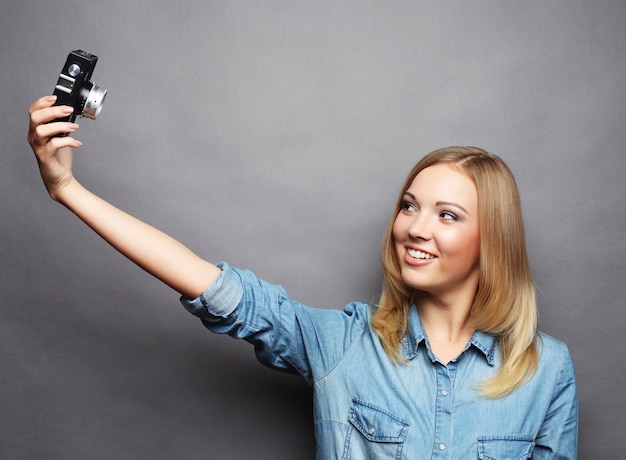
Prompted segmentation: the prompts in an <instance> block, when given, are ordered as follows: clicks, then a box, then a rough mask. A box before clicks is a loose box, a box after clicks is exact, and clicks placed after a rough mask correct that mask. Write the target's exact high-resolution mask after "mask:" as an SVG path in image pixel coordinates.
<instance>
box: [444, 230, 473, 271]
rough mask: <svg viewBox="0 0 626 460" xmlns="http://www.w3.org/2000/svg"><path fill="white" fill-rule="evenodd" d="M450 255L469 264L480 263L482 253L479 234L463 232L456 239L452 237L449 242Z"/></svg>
mask: <svg viewBox="0 0 626 460" xmlns="http://www.w3.org/2000/svg"><path fill="white" fill-rule="evenodd" d="M448 243H449V244H448V248H449V249H450V253H451V254H454V255H455V256H456V257H459V258H460V259H462V260H463V261H465V262H466V263H469V264H474V263H477V262H478V257H479V252H480V238H479V235H478V232H476V231H469V232H463V233H461V234H459V235H456V236H455V237H451V238H450V240H449V242H448Z"/></svg>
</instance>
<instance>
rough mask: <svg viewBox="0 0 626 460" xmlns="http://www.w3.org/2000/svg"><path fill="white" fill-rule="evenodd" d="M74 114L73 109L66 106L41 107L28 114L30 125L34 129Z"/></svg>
mask: <svg viewBox="0 0 626 460" xmlns="http://www.w3.org/2000/svg"><path fill="white" fill-rule="evenodd" d="M73 112H74V108H73V107H70V106H68V105H56V106H53V107H42V108H39V109H37V110H35V111H33V112H31V114H30V125H31V127H33V128H34V127H35V126H37V125H40V124H42V123H49V122H51V121H52V120H56V119H59V118H66V117H68V116H69V115H71V114H72V113H73Z"/></svg>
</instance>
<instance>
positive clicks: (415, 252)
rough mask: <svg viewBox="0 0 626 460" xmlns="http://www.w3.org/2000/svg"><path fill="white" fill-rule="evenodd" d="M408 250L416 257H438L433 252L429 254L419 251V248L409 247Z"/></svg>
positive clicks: (425, 258) (424, 258) (426, 258)
mask: <svg viewBox="0 0 626 460" xmlns="http://www.w3.org/2000/svg"><path fill="white" fill-rule="evenodd" d="M407 252H408V253H409V255H410V256H411V257H412V258H414V259H423V260H428V259H435V258H436V257H435V256H434V255H432V254H429V253H427V252H423V251H418V250H417V249H410V248H409V249H407Z"/></svg>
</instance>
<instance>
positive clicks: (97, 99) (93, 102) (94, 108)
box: [83, 83, 107, 120]
mask: <svg viewBox="0 0 626 460" xmlns="http://www.w3.org/2000/svg"><path fill="white" fill-rule="evenodd" d="M106 96H107V90H106V89H103V88H100V87H99V86H98V85H96V84H95V83H94V84H93V86H92V87H91V90H90V91H89V95H88V96H87V100H86V101H85V108H84V109H83V117H85V118H91V119H92V120H95V119H96V117H97V116H98V115H99V114H100V111H101V110H102V104H104V100H105V99H106Z"/></svg>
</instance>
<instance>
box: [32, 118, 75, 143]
mask: <svg viewBox="0 0 626 460" xmlns="http://www.w3.org/2000/svg"><path fill="white" fill-rule="evenodd" d="M78 128H79V125H78V124H76V123H69V122H57V123H47V124H43V125H38V126H36V127H35V128H34V129H33V130H31V131H30V133H29V137H28V141H29V142H30V144H31V145H32V146H33V147H40V146H42V145H45V144H47V143H48V142H50V140H51V139H53V138H54V137H55V136H58V135H59V134H72V133H74V132H76V131H77V130H78Z"/></svg>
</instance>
